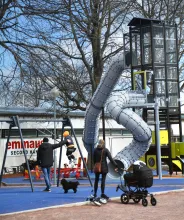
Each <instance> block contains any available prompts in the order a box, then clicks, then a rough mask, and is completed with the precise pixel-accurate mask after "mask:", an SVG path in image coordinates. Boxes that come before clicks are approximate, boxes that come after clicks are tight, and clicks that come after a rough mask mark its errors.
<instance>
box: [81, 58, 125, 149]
mask: <svg viewBox="0 0 184 220" xmlns="http://www.w3.org/2000/svg"><path fill="white" fill-rule="evenodd" d="M123 59H124V56H123V55H119V56H118V57H116V58H115V60H113V61H112V65H111V66H110V68H109V70H108V72H107V74H105V75H104V76H103V77H102V79H101V81H100V83H99V85H98V87H97V89H96V91H95V93H94V95H93V97H92V99H91V102H90V103H89V105H88V107H87V109H86V115H85V122H84V134H83V142H84V146H85V148H86V150H87V151H88V152H91V146H93V148H92V150H93V149H94V147H95V146H96V144H97V141H98V131H99V118H100V113H101V111H102V107H103V106H104V105H105V103H106V101H107V99H108V97H109V95H110V94H111V92H112V90H113V88H114V86H115V85H116V83H117V81H118V79H119V77H120V75H121V73H122V72H123V70H124V61H123Z"/></svg>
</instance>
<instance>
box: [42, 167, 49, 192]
mask: <svg viewBox="0 0 184 220" xmlns="http://www.w3.org/2000/svg"><path fill="white" fill-rule="evenodd" d="M42 172H43V174H44V179H45V183H46V186H47V189H50V186H51V183H50V182H51V180H50V167H42Z"/></svg>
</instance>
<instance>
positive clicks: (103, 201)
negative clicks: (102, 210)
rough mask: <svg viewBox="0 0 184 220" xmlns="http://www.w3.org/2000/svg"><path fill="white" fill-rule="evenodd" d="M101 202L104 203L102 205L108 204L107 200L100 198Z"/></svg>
mask: <svg viewBox="0 0 184 220" xmlns="http://www.w3.org/2000/svg"><path fill="white" fill-rule="evenodd" d="M99 202H100V203H102V204H106V203H107V200H106V199H104V198H100V199H99Z"/></svg>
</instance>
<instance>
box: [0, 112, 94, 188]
mask: <svg viewBox="0 0 184 220" xmlns="http://www.w3.org/2000/svg"><path fill="white" fill-rule="evenodd" d="M31 120H32V121H34V122H35V119H31ZM31 120H30V119H29V120H28V119H27V120H26V119H19V117H18V116H12V117H10V119H9V120H6V121H5V120H0V121H1V122H6V123H8V124H9V130H8V137H7V142H6V147H5V152H4V157H3V163H2V168H1V175H0V187H1V183H2V177H3V170H4V168H5V162H6V157H7V150H8V143H9V140H10V137H11V130H12V128H13V127H17V128H18V131H19V135H20V139H21V145H22V150H23V154H24V157H25V166H26V168H27V172H28V173H27V177H28V179H29V181H30V185H31V190H32V192H33V191H34V187H33V181H32V174H31V171H30V164H29V160H28V158H27V155H26V151H25V146H24V140H23V135H22V131H21V126H20V123H21V122H28V121H29V122H30V121H31ZM36 121H37V122H45V121H52V122H54V121H55V122H62V135H61V140H62V139H63V132H64V128H65V127H70V128H71V132H72V134H73V136H74V139H75V142H76V145H77V148H78V151H79V153H80V157H81V160H82V162H83V166H84V169H85V173H86V175H87V177H88V179H89V182H90V185H91V187H93V184H92V181H91V178H90V175H89V171H88V168H87V165H86V158H84V157H83V154H82V151H81V148H80V146H79V143H78V140H77V138H76V135H75V131H74V129H73V125H72V123H71V120H70V118H69V117H64V118H63V119H62V120H58V119H57V120H48V119H47V120H45V119H39V120H38V119H36ZM31 156H32V155H31ZM61 158H62V147H61V148H60V155H59V168H58V169H57V187H59V177H60V173H62V171H63V169H61ZM80 164H81V161H80ZM68 169H70V170H71V168H68ZM75 169H76V170H75V171H77V172H78V171H79V170H78V169H77V168H75ZM71 171H72V170H71ZM35 172H38V169H37V170H36V169H35ZM37 174H38V175H39V173H37ZM78 175H79V174H78ZM37 178H38V176H37Z"/></svg>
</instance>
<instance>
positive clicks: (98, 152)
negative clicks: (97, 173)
mask: <svg viewBox="0 0 184 220" xmlns="http://www.w3.org/2000/svg"><path fill="white" fill-rule="evenodd" d="M102 150H103V155H102ZM101 155H102V162H101V169H102V173H108V166H107V158H108V159H109V160H110V162H111V163H112V164H113V165H114V168H116V167H117V164H116V162H115V161H114V160H113V158H112V156H111V153H110V151H109V150H108V149H107V148H102V147H98V146H97V148H95V150H94V155H93V161H94V164H95V163H97V162H100V160H101Z"/></svg>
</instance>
